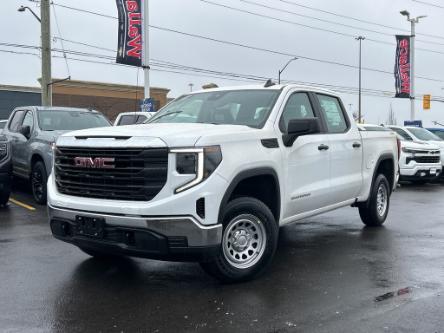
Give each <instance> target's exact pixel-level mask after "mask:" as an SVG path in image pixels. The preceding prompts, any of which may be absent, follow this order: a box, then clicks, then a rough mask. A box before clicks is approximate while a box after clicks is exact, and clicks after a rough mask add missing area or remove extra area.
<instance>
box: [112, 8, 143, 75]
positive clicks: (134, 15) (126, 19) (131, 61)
mask: <svg viewBox="0 0 444 333" xmlns="http://www.w3.org/2000/svg"><path fill="white" fill-rule="evenodd" d="M141 2H142V0H116V3H117V9H118V11H119V45H118V50H117V60H116V61H117V63H119V64H125V65H131V66H139V67H140V66H142V6H141Z"/></svg>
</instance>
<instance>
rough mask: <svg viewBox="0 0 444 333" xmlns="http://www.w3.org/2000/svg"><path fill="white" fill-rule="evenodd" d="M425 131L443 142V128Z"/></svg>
mask: <svg viewBox="0 0 444 333" xmlns="http://www.w3.org/2000/svg"><path fill="white" fill-rule="evenodd" d="M427 130H428V131H430V132H432V133H433V134H435V135H436V136H439V137H440V138H441V139H443V140H444V128H427Z"/></svg>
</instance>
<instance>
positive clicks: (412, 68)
mask: <svg viewBox="0 0 444 333" xmlns="http://www.w3.org/2000/svg"><path fill="white" fill-rule="evenodd" d="M400 13H401V15H403V16H406V17H407V21H409V22H410V29H411V34H410V120H415V37H416V36H415V34H416V26H415V24H416V23H419V19H422V18H425V17H427V16H426V15H421V16H418V17H413V18H410V13H409V12H408V11H407V10H403V11H401V12H400Z"/></svg>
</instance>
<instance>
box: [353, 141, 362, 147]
mask: <svg viewBox="0 0 444 333" xmlns="http://www.w3.org/2000/svg"><path fill="white" fill-rule="evenodd" d="M353 148H361V144H360V143H359V142H355V143H353Z"/></svg>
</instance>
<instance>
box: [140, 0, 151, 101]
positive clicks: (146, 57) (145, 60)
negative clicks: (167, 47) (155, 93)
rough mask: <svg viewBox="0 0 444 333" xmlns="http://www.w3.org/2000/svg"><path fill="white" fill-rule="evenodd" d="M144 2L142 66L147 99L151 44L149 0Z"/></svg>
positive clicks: (148, 96)
mask: <svg viewBox="0 0 444 333" xmlns="http://www.w3.org/2000/svg"><path fill="white" fill-rule="evenodd" d="M142 2H143V11H142V12H143V35H142V40H143V55H142V66H143V74H144V79H145V99H146V98H150V97H151V94H150V46H149V45H150V44H149V37H150V33H149V30H150V28H149V26H150V22H149V18H150V12H149V7H150V6H149V0H142Z"/></svg>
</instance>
